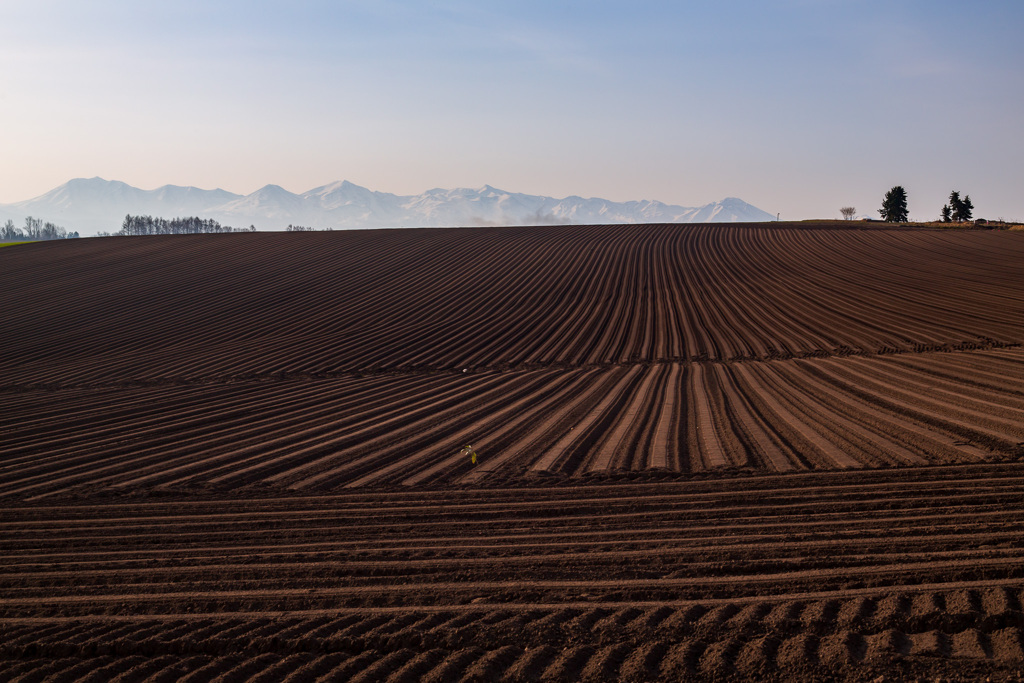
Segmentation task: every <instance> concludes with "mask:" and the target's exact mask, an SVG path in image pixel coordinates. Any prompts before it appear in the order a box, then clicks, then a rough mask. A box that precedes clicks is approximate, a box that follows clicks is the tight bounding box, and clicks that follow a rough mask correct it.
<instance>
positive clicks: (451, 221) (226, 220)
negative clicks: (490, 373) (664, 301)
mask: <svg viewBox="0 0 1024 683" xmlns="http://www.w3.org/2000/svg"><path fill="white" fill-rule="evenodd" d="M126 214H132V215H150V216H158V217H162V218H176V217H183V216H199V217H200V218H212V219H214V220H216V221H219V222H220V223H221V224H222V225H230V226H233V227H235V228H245V227H248V226H250V225H255V226H256V228H257V229H259V230H283V229H284V228H285V227H286V226H287V225H289V224H291V225H304V226H310V227H313V228H337V229H351V228H380V227H439V226H483V225H555V224H567V223H577V224H592V223H721V222H753V221H768V220H774V219H775V216H773V215H771V214H769V213H767V212H765V211H762V210H761V209H758V208H757V207H755V206H751V205H750V204H747V203H746V202H744V201H742V200H740V199H736V198H734V197H729V198H726V199H723V200H721V201H718V202H712V203H711V204H705V205H704V206H699V207H685V206H673V205H670V204H664V203H662V202H658V201H651V200H644V201H631V202H613V201H609V200H607V199H598V198H583V197H565V198H564V199H555V198H554V197H542V196H539V195H529V194H521V193H517V192H506V191H504V190H499V189H497V188H494V187H491V186H490V185H485V186H483V187H481V188H476V189H466V188H459V189H455V190H444V189H434V190H428V191H427V192H424V193H423V194H419V195H408V196H406V195H395V194H389V193H387V192H375V191H373V190H368V189H367V188H365V187H360V186H359V185H354V184H352V183H350V182H348V181H340V182H336V183H331V184H330V185H323V186H322V187H317V188H314V189H312V190H310V191H308V192H304V193H302V194H293V193H291V192H288V191H287V190H285V189H284V188H282V187H279V186H277V185H267V186H266V187H262V188H260V189H259V190H256V191H255V192H253V193H252V194H248V195H239V194H234V193H231V192H227V191H225V190H201V189H199V188H196V187H179V186H176V185H164V186H163V187H160V188H157V189H155V190H140V189H139V188H137V187H132V186H131V185H128V184H126V183H122V182H120V181H117V180H104V179H102V178H77V179H75V180H71V181H69V182H67V183H65V184H63V185H61V186H60V187H57V188H54V189H53V190H50V191H49V192H47V193H46V194H44V195H41V196H39V197H36V198H34V199H28V200H25V201H22V202H15V203H13V204H0V222H4V221H6V220H8V219H10V220H13V221H14V223H15V225H16V226H18V227H21V225H22V224H23V222H24V219H25V217H26V216H32V217H33V218H38V219H42V220H44V221H49V222H51V223H56V224H57V225H60V226H63V227H65V228H67V229H68V230H69V231H71V230H76V231H78V232H80V233H81V234H82V235H83V236H86V235H92V234H95V233H96V232H100V231H102V232H116V231H117V230H119V229H120V228H121V223H122V222H123V221H124V217H125V215H126Z"/></svg>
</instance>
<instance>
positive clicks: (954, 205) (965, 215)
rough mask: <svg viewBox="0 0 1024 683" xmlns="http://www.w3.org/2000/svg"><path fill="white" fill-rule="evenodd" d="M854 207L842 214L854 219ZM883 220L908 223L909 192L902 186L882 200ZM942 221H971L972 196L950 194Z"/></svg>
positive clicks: (881, 211)
mask: <svg viewBox="0 0 1024 683" xmlns="http://www.w3.org/2000/svg"><path fill="white" fill-rule="evenodd" d="M853 212H854V209H853V207H843V208H842V209H840V213H842V214H843V217H844V218H846V219H848V220H849V219H851V218H852V217H853ZM878 213H879V214H880V215H881V216H882V220H883V221H886V222H888V223H906V222H907V220H908V216H909V212H908V211H907V191H906V190H905V189H903V186H902V185H896V186H895V187H893V188H892V189H890V190H889V191H888V192H886V193H885V198H884V199H883V200H882V208H881V209H879V210H878ZM941 216H942V218H941V220H942V222H943V223H964V222H967V221H970V220H971V219H972V218H973V216H974V203H973V202H971V196H970V195H968V194H965V195H964V196H963V199H961V198H960V191H959V190H953V191H952V192H951V193H950V194H949V203H948V204H946V205H944V206H943V207H942V213H941Z"/></svg>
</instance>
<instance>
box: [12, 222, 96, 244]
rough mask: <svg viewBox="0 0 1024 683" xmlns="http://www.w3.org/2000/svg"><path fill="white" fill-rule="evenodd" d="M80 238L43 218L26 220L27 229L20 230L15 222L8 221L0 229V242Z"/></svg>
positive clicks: (76, 234) (75, 233)
mask: <svg viewBox="0 0 1024 683" xmlns="http://www.w3.org/2000/svg"><path fill="white" fill-rule="evenodd" d="M76 237H78V233H77V232H68V231H67V230H65V229H64V228H62V227H61V226H59V225H56V224H54V223H50V222H49V221H46V222H44V221H43V219H41V218H33V217H32V216H28V217H26V218H25V227H23V228H19V227H16V226H15V225H14V221H12V220H11V219H9V218H8V219H7V222H6V223H4V225H3V227H0V242H20V241H28V240H31V241H37V240H64V239H69V238H71V239H74V238H76Z"/></svg>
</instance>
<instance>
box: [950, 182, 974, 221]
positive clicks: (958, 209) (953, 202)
mask: <svg viewBox="0 0 1024 683" xmlns="http://www.w3.org/2000/svg"><path fill="white" fill-rule="evenodd" d="M949 209H950V214H951V215H950V219H951V220H953V221H956V222H957V223H962V222H963V221H969V220H971V217H972V216H973V215H974V204H973V203H972V202H971V196H970V195H964V198H963V199H960V193H959V192H958V191H956V190H953V191H952V192H950V193H949ZM942 215H943V217H945V215H946V214H945V207H943V214H942Z"/></svg>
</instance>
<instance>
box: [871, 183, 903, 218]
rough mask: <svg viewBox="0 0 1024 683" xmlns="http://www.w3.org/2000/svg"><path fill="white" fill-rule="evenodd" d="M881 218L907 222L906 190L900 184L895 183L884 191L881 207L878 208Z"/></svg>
mask: <svg viewBox="0 0 1024 683" xmlns="http://www.w3.org/2000/svg"><path fill="white" fill-rule="evenodd" d="M878 213H879V214H881V216H882V220H883V221H887V222H889V223H906V222H907V215H908V214H907V191H906V190H904V189H903V186H902V185H896V186H895V187H893V188H892V189H891V190H889V191H888V192H886V193H885V200H884V201H883V202H882V208H881V209H879V210H878Z"/></svg>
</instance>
